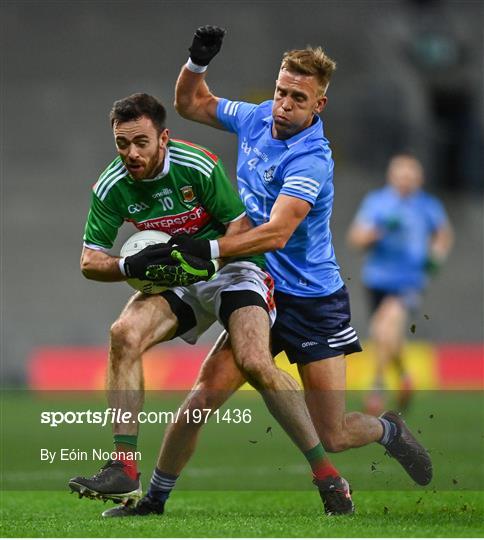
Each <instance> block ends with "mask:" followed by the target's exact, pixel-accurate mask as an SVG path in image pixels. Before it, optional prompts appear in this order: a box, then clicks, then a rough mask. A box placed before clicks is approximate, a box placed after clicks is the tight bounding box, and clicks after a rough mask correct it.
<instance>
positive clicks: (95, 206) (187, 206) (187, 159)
mask: <svg viewBox="0 0 484 540" xmlns="http://www.w3.org/2000/svg"><path fill="white" fill-rule="evenodd" d="M244 215H245V207H244V205H243V203H242V201H241V200H240V198H239V196H238V194H237V192H236V191H235V189H234V188H233V186H232V184H231V183H230V180H229V178H228V177H227V174H226V172H225V170H224V167H223V164H222V162H221V160H220V159H219V158H218V157H217V156H216V155H215V154H212V153H211V152H209V151H208V150H206V149H205V148H202V147H200V146H197V145H195V144H193V143H190V142H186V141H181V140H177V139H171V140H170V141H169V142H168V146H167V150H166V155H165V162H164V167H163V170H162V171H161V173H160V174H159V175H158V176H157V177H156V178H153V179H146V180H133V178H131V176H130V175H129V173H128V170H127V169H126V168H125V166H124V164H123V162H122V160H121V158H120V157H119V156H118V157H117V158H116V159H115V160H114V161H113V162H112V163H111V164H110V165H109V166H108V167H107V169H106V170H105V171H104V172H103V173H102V174H101V176H100V177H99V180H98V181H97V182H96V183H95V184H94V186H93V190H92V199H91V207H90V210H89V215H88V217H87V222H86V228H85V232H84V245H85V246H86V247H89V248H91V249H102V250H107V249H110V248H112V247H113V244H114V241H115V239H116V236H117V234H118V230H119V227H120V226H121V225H122V224H123V222H125V221H129V222H131V223H133V225H134V226H135V227H136V228H137V229H138V230H140V231H142V230H147V229H150V230H157V231H163V232H165V233H167V234H169V235H171V236H172V235H174V234H178V233H182V232H184V233H187V234H190V235H193V236H195V237H197V238H206V239H208V240H214V239H216V238H218V237H220V236H222V235H223V234H224V233H225V228H226V225H227V224H229V223H230V222H232V221H236V220H238V219H240V218H242V217H243V216H244ZM244 259H250V260H254V262H257V263H258V264H261V263H262V264H263V256H259V257H244Z"/></svg>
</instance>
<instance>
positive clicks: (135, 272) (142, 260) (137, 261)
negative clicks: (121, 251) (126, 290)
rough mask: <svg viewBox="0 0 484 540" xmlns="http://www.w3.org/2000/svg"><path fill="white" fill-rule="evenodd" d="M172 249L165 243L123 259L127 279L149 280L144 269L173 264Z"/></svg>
mask: <svg viewBox="0 0 484 540" xmlns="http://www.w3.org/2000/svg"><path fill="white" fill-rule="evenodd" d="M172 250H173V248H172V247H171V246H169V245H168V244H165V243H160V244H153V245H151V246H147V247H145V248H144V249H142V250H141V251H138V253H135V254H134V255H129V256H128V257H125V259H124V271H125V273H126V275H127V276H128V277H129V278H138V279H149V278H148V277H147V276H146V269H147V267H148V266H149V265H150V264H171V265H172V264H173V259H172V257H171V255H170V254H171V252H172Z"/></svg>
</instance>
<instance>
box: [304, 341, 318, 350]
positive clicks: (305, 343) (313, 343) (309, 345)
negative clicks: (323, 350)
mask: <svg viewBox="0 0 484 540" xmlns="http://www.w3.org/2000/svg"><path fill="white" fill-rule="evenodd" d="M315 345H318V342H317V341H304V342H303V343H301V347H302V348H303V349H305V348H306V347H314V346H315Z"/></svg>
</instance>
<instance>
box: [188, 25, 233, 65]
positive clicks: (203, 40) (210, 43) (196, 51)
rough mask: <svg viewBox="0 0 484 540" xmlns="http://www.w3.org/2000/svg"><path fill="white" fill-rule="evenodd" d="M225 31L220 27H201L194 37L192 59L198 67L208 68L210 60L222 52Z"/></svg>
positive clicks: (191, 49)
mask: <svg viewBox="0 0 484 540" xmlns="http://www.w3.org/2000/svg"><path fill="white" fill-rule="evenodd" d="M225 33H226V32H225V30H224V29H223V28H220V27H219V26H210V25H207V26H200V27H199V28H197V31H196V32H195V34H194V36H193V41H192V46H191V47H190V48H189V49H188V50H189V51H190V59H191V61H192V62H193V63H194V64H197V65H198V66H208V64H209V63H210V60H212V58H213V57H214V56H215V55H216V54H217V53H218V52H219V51H220V48H221V47H222V41H223V39H224V36H225Z"/></svg>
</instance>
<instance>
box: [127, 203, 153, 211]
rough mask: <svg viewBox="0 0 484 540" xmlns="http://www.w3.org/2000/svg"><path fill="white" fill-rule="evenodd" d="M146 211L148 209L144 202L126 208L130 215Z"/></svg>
mask: <svg viewBox="0 0 484 540" xmlns="http://www.w3.org/2000/svg"><path fill="white" fill-rule="evenodd" d="M148 209H149V206H148V205H147V204H146V203H144V202H140V203H134V204H130V205H129V206H128V212H129V213H130V214H137V213H138V212H142V211H143V210H148Z"/></svg>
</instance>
